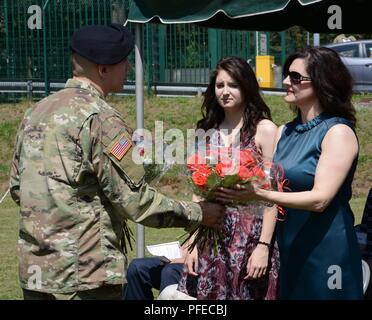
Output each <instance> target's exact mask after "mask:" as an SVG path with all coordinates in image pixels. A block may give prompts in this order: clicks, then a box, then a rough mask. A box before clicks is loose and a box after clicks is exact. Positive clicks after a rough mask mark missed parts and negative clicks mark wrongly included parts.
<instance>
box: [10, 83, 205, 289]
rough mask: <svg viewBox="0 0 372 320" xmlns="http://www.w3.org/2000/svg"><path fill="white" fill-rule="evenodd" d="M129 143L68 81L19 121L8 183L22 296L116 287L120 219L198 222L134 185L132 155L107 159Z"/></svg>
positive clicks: (104, 109) (79, 86)
mask: <svg viewBox="0 0 372 320" xmlns="http://www.w3.org/2000/svg"><path fill="white" fill-rule="evenodd" d="M130 137H131V132H130V129H129V128H128V127H127V126H126V124H125V123H124V120H123V119H122V117H121V116H120V114H119V113H118V112H117V111H116V110H115V109H113V108H112V107H110V106H109V105H108V104H107V103H106V102H105V100H104V98H103V97H102V95H101V94H100V93H99V91H98V90H97V89H96V88H95V87H94V86H93V85H91V84H88V83H86V82H82V81H78V80H75V79H70V80H68V82H67V83H66V87H65V89H64V90H61V91H59V92H57V93H55V94H53V95H51V96H49V97H47V98H45V99H43V100H42V101H40V102H39V103H38V104H37V105H36V106H35V108H33V109H30V110H28V111H27V112H26V114H25V117H24V119H23V121H22V123H21V126H20V128H19V131H18V134H17V141H16V147H15V152H14V158H13V162H12V168H11V177H10V188H11V195H12V197H13V199H14V201H15V202H16V203H18V204H19V206H20V231H19V242H18V250H19V277H20V282H21V286H22V287H23V288H26V289H30V290H34V291H42V292H51V293H58V292H59V293H62V292H73V291H80V290H87V289H93V288H97V287H99V286H102V285H104V284H122V283H123V282H124V281H125V273H126V272H125V271H126V266H127V258H126V256H125V252H124V250H123V239H124V231H123V229H124V227H125V221H126V219H131V220H133V221H135V222H137V223H141V224H143V225H146V226H151V227H168V226H172V227H186V228H193V227H194V226H196V225H197V224H198V223H200V220H201V216H202V214H201V209H200V206H199V205H197V204H195V203H192V202H182V201H176V200H173V199H170V198H167V197H165V196H164V195H162V194H160V193H158V192H157V191H156V190H155V189H153V188H151V187H149V186H148V185H147V184H146V183H144V182H143V179H142V178H143V175H144V169H143V167H142V166H141V165H136V164H134V162H133V160H132V156H131V151H133V149H134V148H132V147H130V145H129V149H128V148H126V149H125V150H124V151H125V152H126V153H125V155H123V150H120V149H119V150H116V151H115V146H118V143H119V144H120V142H122V141H124V142H126V143H128V142H129V144H130V142H131V141H128V140H130V139H131V138H130ZM36 271H39V274H40V281H39V284H37V283H36V282H35V280H37V278H36V277H35V276H36ZM31 277H33V278H32V279H31ZM31 280H32V281H31Z"/></svg>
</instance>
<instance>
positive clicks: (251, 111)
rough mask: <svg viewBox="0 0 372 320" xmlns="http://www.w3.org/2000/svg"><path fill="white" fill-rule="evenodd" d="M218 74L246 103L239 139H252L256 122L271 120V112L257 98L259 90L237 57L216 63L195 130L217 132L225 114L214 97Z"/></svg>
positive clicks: (245, 63)
mask: <svg viewBox="0 0 372 320" xmlns="http://www.w3.org/2000/svg"><path fill="white" fill-rule="evenodd" d="M220 70H224V71H226V72H227V73H228V74H229V75H230V77H232V78H233V79H234V80H235V81H236V82H237V83H238V85H239V88H240V90H241V93H242V95H243V99H244V102H245V108H244V113H243V126H242V128H241V130H240V131H241V135H242V136H243V135H248V136H249V137H253V136H254V135H255V134H256V129H257V124H258V122H259V121H260V120H262V119H269V120H271V112H270V109H269V107H268V106H267V105H266V103H265V102H264V100H263V99H262V97H261V95H260V91H259V90H260V88H259V85H258V82H257V79H256V76H255V74H254V72H253V70H252V68H251V66H250V65H249V64H248V63H247V62H246V61H245V60H243V59H242V58H239V57H226V58H223V59H221V60H220V61H219V62H218V64H217V66H216V70H215V71H214V72H213V73H212V75H211V77H210V82H209V85H208V88H207V90H206V93H205V95H204V101H203V104H202V107H201V108H202V115H203V118H202V119H201V120H199V121H198V123H197V128H198V129H199V128H200V129H204V130H208V129H213V128H218V126H219V125H220V124H221V123H222V121H223V120H224V118H225V112H224V110H223V108H222V107H221V106H220V105H219V104H218V102H217V97H216V94H215V85H216V78H217V74H218V72H219V71H220Z"/></svg>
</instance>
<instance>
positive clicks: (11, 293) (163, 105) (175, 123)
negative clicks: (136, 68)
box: [0, 95, 372, 299]
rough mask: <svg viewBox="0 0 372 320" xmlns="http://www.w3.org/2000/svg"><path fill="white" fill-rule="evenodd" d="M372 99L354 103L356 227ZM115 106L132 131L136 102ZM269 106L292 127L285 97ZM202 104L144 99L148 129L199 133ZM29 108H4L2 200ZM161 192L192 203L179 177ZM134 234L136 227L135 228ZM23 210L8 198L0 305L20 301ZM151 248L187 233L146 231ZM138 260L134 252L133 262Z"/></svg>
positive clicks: (0, 124)
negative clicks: (357, 150)
mask: <svg viewBox="0 0 372 320" xmlns="http://www.w3.org/2000/svg"><path fill="white" fill-rule="evenodd" d="M366 98H370V97H369V96H360V95H358V96H355V97H354V101H355V103H356V105H357V109H358V114H357V117H358V127H357V133H358V136H359V140H360V157H359V162H358V169H357V172H356V175H355V179H354V183H353V188H354V189H353V198H352V201H351V205H352V208H353V211H354V213H355V218H356V223H359V222H360V219H361V213H362V211H363V207H364V203H365V198H366V195H367V192H368V189H369V188H370V187H371V185H372V138H371V137H372V126H371V123H372V106H364V105H362V104H359V102H360V101H361V99H366ZM109 100H110V103H111V104H112V105H114V106H115V107H116V108H117V109H118V110H119V111H120V112H121V113H122V114H124V115H125V119H126V121H127V122H128V123H129V124H131V125H132V126H133V125H134V124H135V100H134V97H125V98H119V97H111V98H110V99H109ZM265 100H266V102H267V104H268V105H269V106H270V109H271V111H272V115H273V120H274V122H276V123H277V124H278V125H279V124H283V123H285V122H288V121H289V120H290V119H292V118H293V114H292V113H291V111H290V110H289V109H288V107H287V105H286V104H285V103H284V102H283V100H282V98H281V97H277V96H270V97H269V96H266V97H265ZM201 101H202V100H201V98H197V97H195V98H157V97H150V98H147V99H145V127H146V128H149V129H150V130H153V128H154V121H156V120H163V121H164V122H165V125H164V130H165V131H166V130H167V129H169V128H179V129H181V130H183V131H184V132H185V130H186V129H187V128H190V129H191V128H194V126H195V123H196V121H197V120H198V119H199V118H200V105H201ZM28 107H29V103H28V102H22V103H19V104H0V150H1V153H0V196H1V195H2V194H3V193H4V192H5V191H6V189H7V181H8V179H9V178H8V173H9V168H10V167H9V164H10V160H11V156H12V152H13V146H14V140H15V134H16V131H17V127H18V125H19V123H20V121H21V118H22V115H23V113H24V111H25V110H26V109H27V108H28ZM162 184H163V186H162V187H161V191H162V192H163V193H165V194H167V195H172V196H174V197H176V198H179V199H180V198H185V199H190V195H191V192H190V190H187V192H185V190H184V189H181V188H179V187H178V186H179V185H181V186H182V187H183V185H182V184H181V183H180V180H179V179H178V178H177V177H169V178H168V179H167V178H165V179H163V182H162ZM131 226H132V228H133V230H135V229H136V228H135V226H134V225H133V224H131ZM17 234H18V209H17V207H16V206H15V204H14V203H13V202H12V200H11V198H10V196H8V197H7V198H6V199H5V200H4V202H3V203H2V204H0V261H1V263H0V299H21V298H22V297H21V290H20V288H19V286H18V275H17V273H18V270H17V256H16V245H17ZM145 234H146V236H145V242H146V244H156V243H162V242H168V241H174V240H175V239H176V238H177V237H178V236H181V235H182V234H184V231H183V229H179V228H171V229H152V228H146V231H145ZM134 257H135V252H131V253H130V254H129V258H130V259H132V258H134Z"/></svg>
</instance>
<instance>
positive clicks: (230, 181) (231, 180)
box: [221, 174, 239, 188]
mask: <svg viewBox="0 0 372 320" xmlns="http://www.w3.org/2000/svg"><path fill="white" fill-rule="evenodd" d="M238 181H239V176H238V175H237V174H234V175H231V176H225V177H224V178H223V180H222V183H221V184H222V186H223V187H226V188H230V187H232V186H233V185H235V184H237V182H238Z"/></svg>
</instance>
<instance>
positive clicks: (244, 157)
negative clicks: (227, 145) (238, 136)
mask: <svg viewBox="0 0 372 320" xmlns="http://www.w3.org/2000/svg"><path fill="white" fill-rule="evenodd" d="M255 164H256V160H255V158H254V157H253V155H252V151H251V150H250V149H244V150H241V151H240V165H241V166H244V167H251V166H254V165H255Z"/></svg>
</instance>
